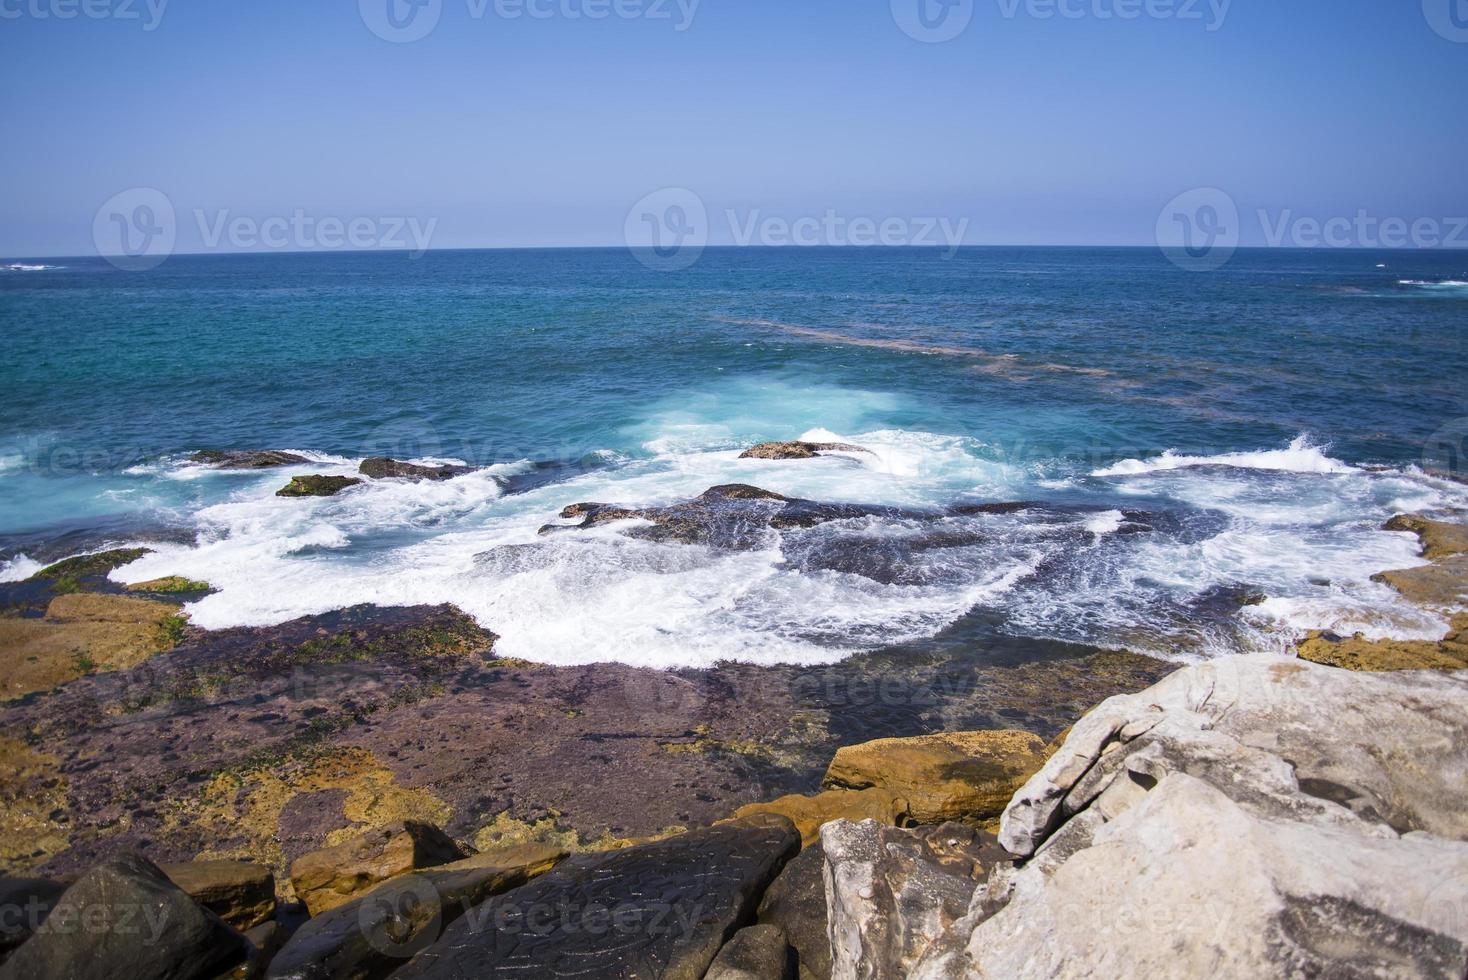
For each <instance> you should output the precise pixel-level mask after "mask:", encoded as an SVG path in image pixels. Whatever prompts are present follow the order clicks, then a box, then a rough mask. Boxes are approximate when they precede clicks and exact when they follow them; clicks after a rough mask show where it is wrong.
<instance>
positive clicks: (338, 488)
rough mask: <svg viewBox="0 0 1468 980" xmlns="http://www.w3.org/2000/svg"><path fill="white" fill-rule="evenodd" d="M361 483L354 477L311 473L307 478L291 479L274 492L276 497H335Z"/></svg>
mask: <svg viewBox="0 0 1468 980" xmlns="http://www.w3.org/2000/svg"><path fill="white" fill-rule="evenodd" d="M361 482H362V481H361V480H359V479H357V478H356V477H354V476H324V475H322V474H319V473H313V474H311V475H309V476H297V477H292V478H291V482H289V483H287V484H286V485H285V486H283V487H281V488H280V489H279V490H277V491H275V495H276V496H277V497H335V496H336V495H337V494H339V493H341V492H342V491H343V490H345V489H347V488H348V487H355V486H357V485H358V484H360V483H361Z"/></svg>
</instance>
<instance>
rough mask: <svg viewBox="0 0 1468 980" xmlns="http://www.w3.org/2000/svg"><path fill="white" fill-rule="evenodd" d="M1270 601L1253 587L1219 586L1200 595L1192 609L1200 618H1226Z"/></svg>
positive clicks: (1261, 590) (1263, 593) (1259, 590)
mask: <svg viewBox="0 0 1468 980" xmlns="http://www.w3.org/2000/svg"><path fill="white" fill-rule="evenodd" d="M1268 599H1269V596H1268V595H1266V594H1265V592H1264V590H1263V589H1258V588H1255V587H1254V586H1251V585H1218V586H1214V587H1213V588H1211V589H1208V590H1207V591H1205V592H1202V593H1201V594H1199V595H1198V596H1197V597H1196V598H1195V599H1194V600H1193V603H1192V607H1193V609H1195V610H1196V611H1197V614H1198V615H1199V616H1200V617H1209V616H1212V617H1225V616H1229V615H1232V614H1234V613H1237V612H1238V611H1239V610H1240V609H1244V608H1247V607H1248V606H1257V605H1260V604H1261V603H1263V602H1265V601H1267V600H1268Z"/></svg>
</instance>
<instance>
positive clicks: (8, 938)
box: [0, 878, 70, 958]
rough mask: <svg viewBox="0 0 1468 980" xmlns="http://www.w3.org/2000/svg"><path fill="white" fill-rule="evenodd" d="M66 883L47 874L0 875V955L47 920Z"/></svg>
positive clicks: (16, 944) (23, 940)
mask: <svg viewBox="0 0 1468 980" xmlns="http://www.w3.org/2000/svg"><path fill="white" fill-rule="evenodd" d="M69 885H70V882H60V881H52V880H50V879H48V878H0V958H3V957H4V956H5V954H6V953H8V952H9V951H10V950H12V949H14V948H15V947H17V946H19V945H20V944H21V943H23V942H25V940H26V939H27V938H29V937H30V934H31V933H32V932H34V931H35V930H36V929H37V928H39V927H40V925H41V924H42V923H43V922H45V921H46V916H48V915H50V914H51V909H52V908H54V907H55V906H56V901H57V899H59V898H60V897H61V894H62V893H63V892H65V891H66V889H67V887H68V886H69Z"/></svg>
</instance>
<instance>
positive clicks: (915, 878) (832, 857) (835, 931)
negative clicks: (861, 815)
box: [821, 820, 1007, 978]
mask: <svg viewBox="0 0 1468 980" xmlns="http://www.w3.org/2000/svg"><path fill="white" fill-rule="evenodd" d="M984 838H985V835H984V834H983V832H982V831H976V830H974V829H973V828H971V827H966V826H963V825H961V824H955V823H948V824H943V825H942V826H939V827H923V828H919V829H915V830H904V829H900V828H897V827H887V826H884V825H882V824H880V823H878V822H877V821H875V820H863V821H862V822H861V823H852V822H851V821H849V820H837V821H833V822H831V823H828V824H826V825H825V826H824V827H822V828H821V847H822V849H823V850H824V852H825V856H826V866H825V885H826V889H825V890H826V903H827V909H826V911H827V918H828V921H829V925H828V929H829V934H830V940H831V976H832V977H836V978H851V977H873V978H881V977H905V976H907V975H908V973H910V972H911V971H912V969H913V967H914V966H916V965H917V962H918V960H919V959H920V958H921V957H922V955H923V954H924V953H925V952H926V951H927V949H928V947H929V946H930V945H931V944H932V943H933V941H934V940H936V939H937V938H938V937H939V936H941V935H942V934H943V933H944V931H946V930H947V929H948V927H949V926H951V925H952V924H953V923H954V922H955V921H956V920H958V919H959V918H960V917H962V916H963V915H964V914H965V913H967V911H968V908H969V903H970V900H971V899H972V898H973V894H974V891H975V889H976V888H977V887H978V885H979V881H980V879H981V878H983V877H984V876H985V875H986V873H987V872H988V871H989V870H991V869H992V867H993V864H994V863H995V859H996V858H997V857H999V856H1000V855H999V854H998V853H997V848H996V847H994V846H993V845H992V844H991V843H989V842H986V841H985V839H984ZM992 839H993V838H992V835H990V836H989V841H990V842H991V841H992ZM1004 856H1005V857H1007V855H1004Z"/></svg>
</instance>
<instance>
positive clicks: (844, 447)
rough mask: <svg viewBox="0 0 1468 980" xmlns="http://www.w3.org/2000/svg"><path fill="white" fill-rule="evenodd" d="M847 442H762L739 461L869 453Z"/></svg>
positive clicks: (750, 449)
mask: <svg viewBox="0 0 1468 980" xmlns="http://www.w3.org/2000/svg"><path fill="white" fill-rule="evenodd" d="M870 452H871V450H870V449H864V448H862V447H861V446H853V445H851V444H850V443H847V442H762V443H760V444H759V445H758V446H752V447H750V448H749V449H746V450H745V451H744V452H742V453H740V454H739V458H740V459H814V458H815V457H817V456H819V455H820V454H821V453H870Z"/></svg>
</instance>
